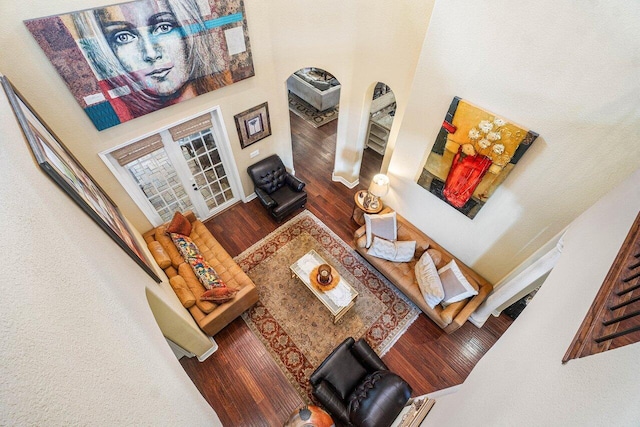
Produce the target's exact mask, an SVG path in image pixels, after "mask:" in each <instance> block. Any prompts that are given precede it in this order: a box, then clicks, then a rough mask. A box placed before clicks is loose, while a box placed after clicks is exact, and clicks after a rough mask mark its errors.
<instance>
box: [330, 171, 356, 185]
mask: <svg viewBox="0 0 640 427" xmlns="http://www.w3.org/2000/svg"><path fill="white" fill-rule="evenodd" d="M331 180H332V181H334V182H339V183H340V184H343V185H345V186H346V187H347V188H355V187H357V185H358V184H360V180H359V179H356V180H355V182H349V181H347V180H346V179H344V178H343V177H341V176H338V175H336V174H334V173H332V174H331Z"/></svg>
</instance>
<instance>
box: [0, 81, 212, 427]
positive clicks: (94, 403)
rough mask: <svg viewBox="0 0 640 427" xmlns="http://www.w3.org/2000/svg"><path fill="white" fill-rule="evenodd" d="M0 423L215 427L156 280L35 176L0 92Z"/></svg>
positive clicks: (37, 171) (34, 167) (38, 173)
mask: <svg viewBox="0 0 640 427" xmlns="http://www.w3.org/2000/svg"><path fill="white" fill-rule="evenodd" d="M0 118H1V119H0V133H1V134H2V139H1V142H0V144H1V149H0V152H1V153H2V155H0V200H1V203H0V218H1V219H2V221H1V224H2V225H1V232H2V236H3V238H2V239H1V240H0V253H2V254H3V256H4V258H5V264H4V267H3V270H2V281H0V289H1V292H2V309H0V348H2V350H3V354H2V356H3V361H2V364H1V367H0V425H221V424H220V421H219V420H218V417H217V415H216V414H215V412H214V411H213V410H212V409H211V407H210V406H209V405H208V404H207V403H206V401H205V400H204V399H203V398H202V396H201V395H200V393H199V392H198V390H197V389H196V388H195V387H194V385H193V383H192V382H191V380H190V379H189V378H188V377H187V375H186V374H185V372H184V370H183V369H182V367H181V366H180V364H179V362H178V361H177V360H176V358H175V356H174V355H173V353H172V351H171V350H170V349H169V347H168V345H167V342H166V341H165V339H164V337H163V336H162V334H161V332H160V329H159V328H158V325H157V324H156V322H155V319H154V318H153V315H152V313H151V310H150V309H149V305H148V303H147V299H146V296H145V287H147V286H149V287H151V286H156V283H155V282H154V281H153V280H152V279H151V278H150V277H149V276H148V275H147V274H146V273H145V272H144V271H142V270H141V269H140V268H139V267H138V265H137V264H136V263H135V262H134V261H133V260H132V259H131V258H129V256H128V255H127V254H125V253H124V252H123V251H122V250H121V249H120V248H119V247H118V246H117V245H116V244H115V243H114V242H113V241H112V240H111V239H110V238H109V237H108V236H107V235H106V234H105V233H104V232H103V231H102V230H101V229H99V228H98V226H97V225H96V224H95V223H94V222H93V221H92V220H91V219H90V218H89V217H88V216H87V215H86V214H85V213H84V212H82V211H81V210H80V208H79V207H77V205H75V204H74V203H73V201H72V200H71V199H69V198H68V197H67V196H66V195H65V194H64V193H63V192H62V190H59V189H58V188H57V186H56V185H55V184H54V183H53V182H52V181H50V180H49V179H48V178H47V176H46V175H45V174H44V173H42V172H41V171H40V169H39V168H38V166H37V165H36V164H35V162H34V160H33V158H32V157H31V155H30V151H29V149H28V147H27V143H26V141H25V139H24V137H23V134H22V133H21V131H20V129H19V127H18V125H17V122H16V121H15V117H14V116H13V113H12V111H11V109H10V107H9V105H8V104H7V102H6V98H5V95H4V91H3V90H0Z"/></svg>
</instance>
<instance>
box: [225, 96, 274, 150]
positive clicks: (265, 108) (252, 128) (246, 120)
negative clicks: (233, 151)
mask: <svg viewBox="0 0 640 427" xmlns="http://www.w3.org/2000/svg"><path fill="white" fill-rule="evenodd" d="M233 118H234V120H235V122H236V130H237V131H238V138H239V139H240V146H241V147H242V149H245V148H247V147H248V146H250V145H251V144H255V143H256V142H258V141H260V140H261V139H264V138H266V137H268V136H269V135H271V123H270V122H269V105H268V103H267V102H264V103H262V104H260V105H256V106H255V107H253V108H250V109H248V110H246V111H243V112H242V113H240V114H236V115H235V116H233Z"/></svg>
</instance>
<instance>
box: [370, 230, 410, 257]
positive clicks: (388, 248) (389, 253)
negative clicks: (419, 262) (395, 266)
mask: <svg viewBox="0 0 640 427" xmlns="http://www.w3.org/2000/svg"><path fill="white" fill-rule="evenodd" d="M415 251H416V241H415V240H411V241H406V242H391V241H389V240H385V239H381V238H380V237H378V236H373V243H372V244H371V247H370V248H369V251H368V252H367V254H369V255H371V256H374V257H378V258H382V259H386V260H388V261H394V262H408V261H411V260H412V259H413V254H414V253H415Z"/></svg>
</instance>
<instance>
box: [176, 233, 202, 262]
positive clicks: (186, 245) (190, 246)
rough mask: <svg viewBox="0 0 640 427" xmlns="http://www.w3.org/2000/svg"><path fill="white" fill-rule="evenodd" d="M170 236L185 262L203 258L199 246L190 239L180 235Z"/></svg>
mask: <svg viewBox="0 0 640 427" xmlns="http://www.w3.org/2000/svg"><path fill="white" fill-rule="evenodd" d="M169 236H171V240H173V244H174V245H176V248H178V251H179V252H180V255H182V257H183V258H184V260H185V261H187V262H189V260H190V259H192V258H196V257H199V256H201V255H200V250H199V249H198V246H197V245H196V244H195V243H193V240H191V239H190V238H189V237H187V236H185V235H183V234H178V233H170V234H169Z"/></svg>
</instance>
